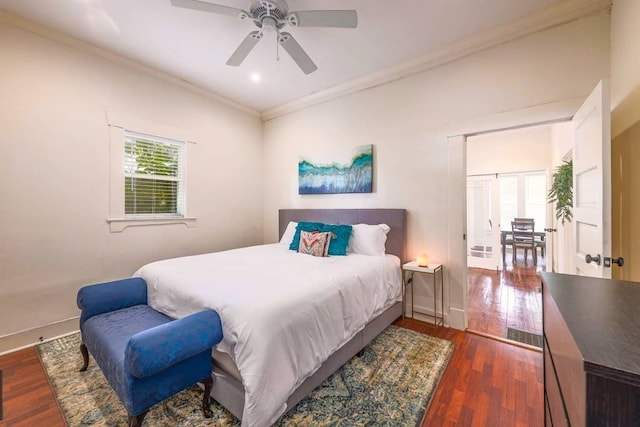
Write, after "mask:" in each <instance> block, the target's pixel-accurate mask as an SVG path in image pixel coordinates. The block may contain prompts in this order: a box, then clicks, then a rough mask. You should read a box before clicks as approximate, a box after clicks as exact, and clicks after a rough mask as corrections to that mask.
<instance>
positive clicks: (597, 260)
mask: <svg viewBox="0 0 640 427" xmlns="http://www.w3.org/2000/svg"><path fill="white" fill-rule="evenodd" d="M591 261H593V262H595V263H596V265H600V262H602V259H601V257H600V254H598V255H596V256H591V254H587V255H586V256H585V257H584V262H586V263H587V264H590V263H591Z"/></svg>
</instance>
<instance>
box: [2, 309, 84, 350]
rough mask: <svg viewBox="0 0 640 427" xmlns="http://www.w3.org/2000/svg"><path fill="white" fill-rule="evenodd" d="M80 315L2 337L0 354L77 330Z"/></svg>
mask: <svg viewBox="0 0 640 427" xmlns="http://www.w3.org/2000/svg"><path fill="white" fill-rule="evenodd" d="M78 319H79V316H76V317H72V318H69V319H65V320H61V321H59V322H54V323H50V324H48V325H44V326H38V327H36V328H32V329H27V330H25V331H20V332H16V333H13V334H9V335H3V336H1V337H0V355H3V354H6V353H12V352H14V351H17V350H21V349H23V348H27V347H32V346H34V345H36V344H40V343H43V342H46V341H51V340H53V339H56V338H59V337H61V336H64V335H69V334H71V333H74V332H77V331H78V327H79V321H78Z"/></svg>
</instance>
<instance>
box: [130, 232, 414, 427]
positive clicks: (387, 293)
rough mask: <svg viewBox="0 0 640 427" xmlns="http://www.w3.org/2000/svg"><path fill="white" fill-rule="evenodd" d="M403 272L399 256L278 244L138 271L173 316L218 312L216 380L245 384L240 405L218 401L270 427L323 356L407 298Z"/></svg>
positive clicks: (247, 420)
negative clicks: (320, 252)
mask: <svg viewBox="0 0 640 427" xmlns="http://www.w3.org/2000/svg"><path fill="white" fill-rule="evenodd" d="M399 271H400V259H399V258H398V257H397V256H395V255H385V256H377V257H376V256H366V255H359V254H349V255H348V256H335V257H327V258H322V257H313V256H310V255H304V254H299V253H296V252H295V251H291V250H289V248H288V245H285V244H281V243H279V244H272V245H261V246H254V247H249V248H242V249H236V250H230V251H224V252H218V253H211V254H203V255H197V256H191V257H183V258H175V259H169V260H164V261H158V262H154V263H151V264H147V265H145V266H144V267H142V268H140V269H139V270H138V271H137V272H136V273H135V274H134V275H135V276H139V277H142V278H144V279H145V280H146V282H147V284H148V298H149V304H150V305H151V306H152V307H153V308H154V309H156V310H158V311H160V312H163V313H165V314H167V315H169V316H172V317H175V318H179V317H184V316H186V315H188V314H191V313H193V312H196V311H199V310H202V309H203V308H211V309H214V310H216V311H217V312H218V314H219V315H220V317H221V319H222V325H223V333H224V338H223V341H222V342H221V343H220V344H219V345H218V347H217V351H216V353H217V357H216V359H217V360H218V362H219V363H217V365H219V366H218V367H220V366H222V368H223V369H224V371H225V372H224V373H222V374H221V375H222V376H221V378H220V379H218V378H217V377H216V376H215V375H214V378H216V383H224V378H225V377H224V375H225V374H226V375H229V376H230V377H231V381H233V380H234V379H235V381H238V382H241V385H242V388H241V390H242V391H243V392H244V396H243V399H242V405H241V406H240V408H241V409H238V407H237V406H235V404H230V405H229V404H227V403H228V402H225V398H224V396H221V395H223V394H224V393H219V395H218V396H221V397H222V398H221V399H218V400H222V402H221V403H223V404H224V405H225V406H228V409H230V410H231V411H232V412H233V413H234V414H235V415H236V416H239V415H241V418H242V425H243V426H268V425H271V424H273V423H274V422H275V421H276V420H277V419H278V418H279V417H280V416H281V415H282V414H283V413H284V412H285V411H286V409H287V408H288V407H290V406H291V401H290V396H291V395H292V394H293V393H294V392H295V391H297V390H299V389H300V388H301V385H302V384H303V383H305V380H307V379H308V378H309V377H310V376H312V374H314V373H316V371H318V370H319V368H320V367H321V366H324V365H323V363H326V362H327V360H328V359H330V357H332V355H334V353H336V352H337V351H338V350H340V349H342V348H344V347H345V346H346V345H347V344H349V343H351V342H352V341H353V340H354V337H355V336H356V334H358V333H360V332H361V331H363V330H364V329H365V327H366V325H367V324H369V323H370V322H371V321H372V320H373V319H376V318H379V317H381V316H380V315H381V313H384V312H385V311H388V310H389V308H390V307H397V306H398V302H399V301H401V300H402V285H401V280H400V273H399ZM396 313H397V312H396ZM387 317H388V316H387ZM396 317H397V316H396ZM388 322H389V320H386V321H385V324H384V325H383V326H386V324H387V323H388ZM379 328H380V327H379ZM379 328H378V329H379ZM220 353H222V354H220ZM225 355H227V356H228V357H225ZM334 356H335V355H334ZM349 357H350V356H349ZM342 363H344V361H343V362H342ZM329 373H330V372H329ZM214 374H215V372H214ZM323 376H325V375H323ZM316 382H317V381H316ZM222 385H223V384H221V386H222ZM231 394H233V393H231ZM212 395H213V396H214V397H216V398H217V396H216V394H215V393H212ZM288 400H289V402H288ZM297 400H299V399H297ZM288 403H289V405H288ZM234 409H235V410H234ZM238 412H241V414H240V413H238Z"/></svg>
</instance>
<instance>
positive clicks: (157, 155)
mask: <svg viewBox="0 0 640 427" xmlns="http://www.w3.org/2000/svg"><path fill="white" fill-rule="evenodd" d="M124 137H125V141H124V187H125V188H124V194H125V197H124V199H125V200H124V208H125V209H124V213H125V216H126V217H145V218H156V217H160V218H162V217H182V216H184V214H185V203H186V197H185V183H184V169H185V158H184V157H185V156H184V142H182V141H175V140H172V139H168V138H162V137H157V136H152V135H145V134H142V133H137V132H132V131H127V130H125V133H124Z"/></svg>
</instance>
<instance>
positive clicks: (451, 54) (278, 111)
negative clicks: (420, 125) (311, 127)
mask: <svg viewBox="0 0 640 427" xmlns="http://www.w3.org/2000/svg"><path fill="white" fill-rule="evenodd" d="M609 8H611V2H610V1H609V0H568V1H565V2H562V3H558V4H556V5H554V6H551V7H549V8H546V9H544V10H541V11H539V12H536V13H532V14H530V15H528V16H526V17H524V18H521V19H518V20H515V21H513V22H510V23H508V24H505V25H502V26H499V27H496V28H493V29H491V30H488V31H485V32H483V33H480V34H476V35H473V36H471V37H467V38H465V39H462V40H460V41H458V42H455V43H452V44H450V45H448V46H445V47H443V48H441V49H437V50H435V51H433V52H431V53H429V54H427V55H424V56H421V57H419V58H416V59H413V60H410V61H406V62H404V63H401V64H399V65H395V66H392V67H389V68H386V69H384V70H381V71H379V72H377V73H373V74H369V75H367V76H364V77H361V78H358V79H355V80H351V81H349V82H346V83H343V84H340V85H337V86H334V87H331V88H329V89H326V90H323V91H319V92H316V93H314V94H312V95H309V96H306V97H304V98H301V99H298V100H295V101H292V102H289V103H287V104H283V105H279V106H276V107H274V108H271V109H268V110H265V111H263V112H262V120H263V121H268V120H271V119H274V118H276V117H279V116H282V115H285V114H288V113H291V112H293V111H296V110H301V109H303V108H306V107H310V106H312V105H316V104H320V103H322V102H326V101H328V100H331V99H334V98H339V97H341V96H345V95H348V94H350V93H354V92H359V91H362V90H366V89H369V88H372V87H374V86H379V85H381V84H384V83H388V82H391V81H394V80H398V79H401V78H404V77H407V76H410V75H412V74H416V73H419V72H422V71H425V70H429V69H432V68H435V67H438V66H440V65H443V64H446V63H448V62H452V61H455V60H458V59H460V58H463V57H465V56H469V55H472V54H474V53H477V52H480V51H482V50H485V49H489V48H492V47H495V46H497V45H500V44H503V43H507V42H509V41H512V40H515V39H518V38H521V37H524V36H527V35H529V34H533V33H537V32H540V31H543V30H546V29H548V28H551V27H555V26H558V25H561V24H565V23H568V22H571V21H575V20H577V19H580V18H583V17H585V16H589V15H592V14H595V13H597V12H599V11H601V10H603V9H609Z"/></svg>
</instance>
